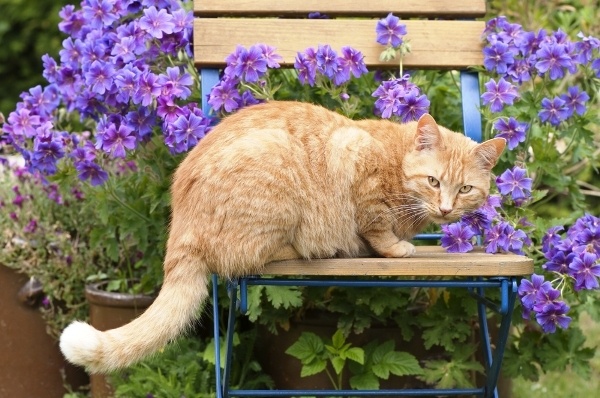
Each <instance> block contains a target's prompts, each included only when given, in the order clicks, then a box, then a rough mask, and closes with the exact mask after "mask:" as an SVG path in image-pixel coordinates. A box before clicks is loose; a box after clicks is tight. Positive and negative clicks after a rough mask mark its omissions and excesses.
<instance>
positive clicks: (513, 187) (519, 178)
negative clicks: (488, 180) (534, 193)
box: [496, 166, 532, 200]
mask: <svg viewBox="0 0 600 398" xmlns="http://www.w3.org/2000/svg"><path fill="white" fill-rule="evenodd" d="M526 175H527V171H526V170H525V169H522V168H520V167H518V166H515V167H513V168H512V170H511V169H508V170H506V171H504V173H502V174H501V175H500V176H498V177H497V178H496V185H497V186H498V189H499V190H500V193H501V194H502V195H505V196H506V195H509V194H510V195H511V197H512V198H513V200H519V199H526V198H528V197H529V196H531V184H532V180H531V178H528V177H526Z"/></svg>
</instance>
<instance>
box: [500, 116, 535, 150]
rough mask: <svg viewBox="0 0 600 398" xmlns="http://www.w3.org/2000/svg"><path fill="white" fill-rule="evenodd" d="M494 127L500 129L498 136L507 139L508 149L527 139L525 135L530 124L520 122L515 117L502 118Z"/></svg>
mask: <svg viewBox="0 0 600 398" xmlns="http://www.w3.org/2000/svg"><path fill="white" fill-rule="evenodd" d="M494 128H495V129H496V130H497V131H498V133H497V134H496V137H502V138H504V139H505V140H506V141H507V145H508V149H510V150H512V149H515V148H516V147H517V145H519V143H520V142H523V141H525V136H526V133H527V129H528V128H529V125H528V124H527V123H520V122H518V121H517V120H516V119H515V118H513V117H510V118H508V119H507V118H501V119H499V120H498V121H497V122H496V123H494Z"/></svg>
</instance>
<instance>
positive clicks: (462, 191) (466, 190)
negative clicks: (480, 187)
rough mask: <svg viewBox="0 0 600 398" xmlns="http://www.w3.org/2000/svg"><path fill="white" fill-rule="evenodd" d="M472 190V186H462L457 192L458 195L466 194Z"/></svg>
mask: <svg viewBox="0 0 600 398" xmlns="http://www.w3.org/2000/svg"><path fill="white" fill-rule="evenodd" d="M472 188H473V186H472V185H463V186H462V187H461V188H460V189H459V190H458V192H460V193H467V192H471V189H472Z"/></svg>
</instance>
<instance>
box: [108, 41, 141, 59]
mask: <svg viewBox="0 0 600 398" xmlns="http://www.w3.org/2000/svg"><path fill="white" fill-rule="evenodd" d="M135 47H136V46H135V39H134V38H133V37H131V36H126V37H122V38H121V39H120V40H119V41H118V42H117V43H115V45H114V47H113V48H112V50H111V52H110V55H112V56H114V57H115V58H116V60H117V61H120V62H123V63H129V62H131V61H134V60H135Z"/></svg>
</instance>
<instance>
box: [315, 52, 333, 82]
mask: <svg viewBox="0 0 600 398" xmlns="http://www.w3.org/2000/svg"><path fill="white" fill-rule="evenodd" d="M316 59H317V71H318V72H319V73H321V74H323V75H325V76H327V77H329V78H330V79H332V78H333V77H334V76H335V74H336V72H337V71H338V56H337V53H336V52H335V51H334V50H333V49H332V48H331V46H329V45H328V44H326V45H319V48H318V50H317V57H316Z"/></svg>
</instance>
